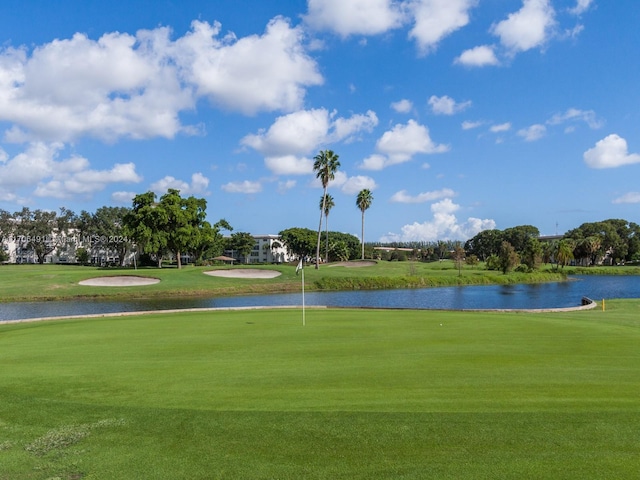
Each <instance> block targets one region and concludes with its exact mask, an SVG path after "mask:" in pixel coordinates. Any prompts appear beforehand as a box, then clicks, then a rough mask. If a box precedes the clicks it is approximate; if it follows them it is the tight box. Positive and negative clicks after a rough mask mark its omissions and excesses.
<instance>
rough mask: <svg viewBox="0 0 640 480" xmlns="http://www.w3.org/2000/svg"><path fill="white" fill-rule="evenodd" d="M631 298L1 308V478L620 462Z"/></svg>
mask: <svg viewBox="0 0 640 480" xmlns="http://www.w3.org/2000/svg"><path fill="white" fill-rule="evenodd" d="M639 305H640V302H638V301H623V302H622V301H621V302H608V310H607V312H598V311H587V312H573V313H566V314H520V313H519V314H491V313H477V312H476V313H466V312H424V311H421V312H418V311H393V312H386V311H376V310H348V309H347V310H342V309H340V310H326V311H325V310H317V311H313V312H308V315H307V326H306V327H302V326H301V325H300V321H299V320H300V318H299V317H300V315H299V313H300V312H296V311H288V310H287V311H269V310H267V311H236V312H229V311H227V312H207V313H189V314H186V313H185V314H170V315H168V314H159V315H149V316H134V317H126V318H105V319H91V320H86V321H83V320H80V321H56V322H44V323H40V324H15V325H3V326H0V364H2V365H5V366H10V367H8V368H3V369H2V372H1V373H0V465H2V469H1V470H2V473H0V479H3V478H11V479H26V478H49V477H55V476H59V477H61V478H83V477H84V476H86V477H90V478H258V479H259V478H264V479H267V478H291V479H293V478H309V479H316V478H317V479H324V478H344V479H347V478H354V479H358V478H362V479H365V478H407V479H409V478H411V479H414V478H415V479H418V478H509V477H511V478H515V477H518V478H531V477H537V478H543V477H544V478H632V477H633V475H634V474H636V473H637V471H638V468H639V467H640V461H639V460H638V459H637V454H636V453H637V449H638V447H639V446H640V443H639V437H638V435H637V432H638V431H640V415H638V414H639V413H640V412H639V410H640V400H639V398H640V373H639V372H640V368H639V367H640V354H639V353H638V351H637V344H638V340H639V336H640V329H639V328H638V326H639V325H640V321H639V320H634V318H638V317H637V310H638V307H639ZM441 324H442V326H440V325H441ZM100 422H102V423H100ZM96 424H100V425H104V428H95V429H90V430H89V429H88V427H87V426H90V425H96ZM49 432H54V433H52V434H50V435H51V438H54V439H55V438H61V439H62V442H61V445H59V446H56V447H55V448H52V449H51V450H50V451H47V452H45V453H44V454H43V455H40V456H38V455H34V454H33V453H31V452H30V451H29V450H27V449H26V448H25V447H26V446H28V445H33V444H34V442H36V441H37V440H38V439H42V438H48V437H47V435H48V433H49ZM74 432H75V433H78V432H79V434H78V435H75V436H74ZM67 434H68V435H67ZM67 438H69V439H72V440H73V442H70V443H69V444H68V445H67V444H65V439H67ZM5 472H6V473H5ZM3 475H5V477H3Z"/></svg>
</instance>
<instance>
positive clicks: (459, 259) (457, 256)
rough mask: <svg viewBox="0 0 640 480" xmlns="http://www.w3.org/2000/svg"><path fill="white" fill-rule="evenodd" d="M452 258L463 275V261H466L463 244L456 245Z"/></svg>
mask: <svg viewBox="0 0 640 480" xmlns="http://www.w3.org/2000/svg"><path fill="white" fill-rule="evenodd" d="M451 259H452V260H453V262H454V263H455V265H456V268H457V269H458V275H459V276H461V275H462V263H463V262H464V248H462V245H460V244H457V245H456V246H455V247H453V251H452V252H451Z"/></svg>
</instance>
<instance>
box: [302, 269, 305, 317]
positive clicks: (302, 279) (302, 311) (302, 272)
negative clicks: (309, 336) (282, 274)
mask: <svg viewBox="0 0 640 480" xmlns="http://www.w3.org/2000/svg"><path fill="white" fill-rule="evenodd" d="M305 324H306V322H305V318H304V268H303V269H302V326H303V327H304V326H305Z"/></svg>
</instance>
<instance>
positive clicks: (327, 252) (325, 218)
mask: <svg viewBox="0 0 640 480" xmlns="http://www.w3.org/2000/svg"><path fill="white" fill-rule="evenodd" d="M324 231H325V234H326V235H327V238H326V240H327V244H326V250H325V262H328V261H329V215H327V214H326V213H325V215H324Z"/></svg>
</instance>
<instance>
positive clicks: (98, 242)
mask: <svg viewBox="0 0 640 480" xmlns="http://www.w3.org/2000/svg"><path fill="white" fill-rule="evenodd" d="M128 212H129V209H128V208H126V207H107V206H105V207H100V208H98V209H97V210H96V211H95V213H93V214H90V213H89V212H87V211H85V210H83V211H82V212H80V215H79V216H78V218H77V220H76V227H77V228H78V230H79V232H80V235H81V236H82V238H83V243H85V244H86V246H87V247H89V249H90V250H89V256H90V258H91V257H93V256H98V255H99V254H101V253H102V254H104V255H105V256H107V257H109V256H115V257H118V259H119V262H120V266H122V265H124V262H125V260H126V255H127V252H128V251H129V248H130V247H131V243H130V242H129V239H128V238H127V237H126V235H125V234H124V217H125V215H126V214H127V213H128Z"/></svg>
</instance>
